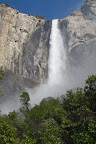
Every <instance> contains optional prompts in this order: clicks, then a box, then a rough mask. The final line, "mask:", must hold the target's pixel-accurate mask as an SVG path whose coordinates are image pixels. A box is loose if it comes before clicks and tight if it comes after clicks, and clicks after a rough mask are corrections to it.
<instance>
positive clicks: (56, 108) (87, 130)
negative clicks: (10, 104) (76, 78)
mask: <svg viewBox="0 0 96 144" xmlns="http://www.w3.org/2000/svg"><path fill="white" fill-rule="evenodd" d="M95 97H96V76H94V75H92V76H90V77H88V79H87V80H86V84H85V87H84V89H80V88H78V89H77V90H76V92H73V91H72V90H69V91H67V94H66V97H64V99H63V102H62V103H60V102H59V100H58V99H51V100H50V101H46V100H43V101H42V102H41V103H40V105H35V106H34V107H33V108H32V109H28V105H29V100H30V98H29V94H28V93H26V92H23V94H22V95H21V96H20V98H21V102H22V104H23V105H24V106H25V107H26V109H28V111H27V110H26V109H25V110H23V109H21V111H22V112H23V114H24V115H25V119H24V120H20V119H18V115H17V113H16V112H15V111H13V112H10V113H9V114H8V115H4V116H0V143H2V144H7V143H13V144H26V143H27V144H95V143H96V108H95V107H96V98H95Z"/></svg>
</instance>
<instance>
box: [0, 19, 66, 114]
mask: <svg viewBox="0 0 96 144" xmlns="http://www.w3.org/2000/svg"><path fill="white" fill-rule="evenodd" d="M58 23H59V22H58V20H57V19H56V20H53V21H52V29H51V35H50V50H49V60H48V81H47V83H46V84H41V85H39V86H37V87H35V88H33V89H26V91H27V92H28V93H29V95H30V104H31V106H34V105H35V104H39V103H40V102H41V101H42V99H43V98H46V97H57V96H60V95H61V94H62V93H63V91H64V85H62V83H63V81H64V71H65V70H66V64H65V61H66V53H65V49H64V45H63V39H62V36H61V32H60V29H59V24H58ZM15 98H16V97H15ZM16 101H17V102H16ZM14 102H15V104H14ZM10 103H12V105H10ZM19 107H20V102H19V100H16V99H15V100H12V102H11V101H10V100H9V101H8V102H6V103H5V106H3V105H2V106H1V107H0V109H1V111H2V112H3V113H8V112H10V111H13V110H14V109H17V108H19Z"/></svg>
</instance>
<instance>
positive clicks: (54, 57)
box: [48, 19, 66, 85]
mask: <svg viewBox="0 0 96 144" xmlns="http://www.w3.org/2000/svg"><path fill="white" fill-rule="evenodd" d="M65 61H66V53H65V49H64V45H63V39H62V36H61V32H60V29H59V27H58V19H56V20H53V21H52V29H51V35H50V51H49V61H48V84H49V85H60V83H61V82H62V80H63V78H64V71H65V70H66V64H65Z"/></svg>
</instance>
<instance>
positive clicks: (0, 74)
mask: <svg viewBox="0 0 96 144" xmlns="http://www.w3.org/2000/svg"><path fill="white" fill-rule="evenodd" d="M3 75H4V72H3V71H2V70H0V80H2V79H3ZM0 96H2V94H1V92H0Z"/></svg>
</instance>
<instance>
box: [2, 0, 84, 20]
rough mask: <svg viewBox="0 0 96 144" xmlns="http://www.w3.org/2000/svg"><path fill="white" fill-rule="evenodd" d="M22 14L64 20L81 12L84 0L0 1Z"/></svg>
mask: <svg viewBox="0 0 96 144" xmlns="http://www.w3.org/2000/svg"><path fill="white" fill-rule="evenodd" d="M0 2H1V3H8V4H9V5H10V6H11V7H12V8H14V9H17V10H19V11H20V12H21V13H26V14H31V15H36V14H37V15H40V16H45V18H46V19H47V20H52V19H62V18H64V17H66V16H68V15H70V14H71V13H72V12H73V11H76V10H79V9H80V7H81V5H82V4H83V3H84V0H0Z"/></svg>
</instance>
